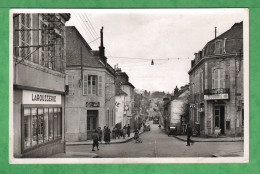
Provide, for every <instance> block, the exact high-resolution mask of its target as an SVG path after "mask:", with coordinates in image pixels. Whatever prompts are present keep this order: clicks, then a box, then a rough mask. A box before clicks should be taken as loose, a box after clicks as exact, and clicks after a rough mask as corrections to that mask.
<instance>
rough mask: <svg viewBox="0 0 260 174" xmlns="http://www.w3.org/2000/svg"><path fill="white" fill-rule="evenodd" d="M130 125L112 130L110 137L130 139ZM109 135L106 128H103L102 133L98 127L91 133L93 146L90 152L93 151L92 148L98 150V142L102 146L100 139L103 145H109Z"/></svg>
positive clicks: (109, 131)
mask: <svg viewBox="0 0 260 174" xmlns="http://www.w3.org/2000/svg"><path fill="white" fill-rule="evenodd" d="M130 129H131V127H130V125H129V124H128V126H124V127H123V128H122V129H119V128H116V127H115V128H114V129H113V130H112V137H113V138H116V137H118V138H120V136H122V137H123V138H125V137H126V135H127V136H128V137H130ZM110 135H111V130H110V128H109V127H108V126H104V129H103V131H102V130H101V127H98V129H97V130H95V131H94V132H93V133H92V139H93V145H92V151H95V150H94V148H95V147H97V150H99V148H98V145H99V142H100V143H101V144H102V137H104V141H105V144H110Z"/></svg>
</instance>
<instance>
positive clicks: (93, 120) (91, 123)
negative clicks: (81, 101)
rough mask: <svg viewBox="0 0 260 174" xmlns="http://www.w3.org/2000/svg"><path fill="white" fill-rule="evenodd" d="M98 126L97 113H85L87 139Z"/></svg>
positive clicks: (89, 111) (91, 111)
mask: <svg viewBox="0 0 260 174" xmlns="http://www.w3.org/2000/svg"><path fill="white" fill-rule="evenodd" d="M97 124H98V111H97V110H88V111H87V138H88V139H91V137H92V133H93V132H94V131H95V130H96V129H97Z"/></svg>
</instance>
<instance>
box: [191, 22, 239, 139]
mask: <svg viewBox="0 0 260 174" xmlns="http://www.w3.org/2000/svg"><path fill="white" fill-rule="evenodd" d="M189 76H190V91H191V97H190V101H189V102H190V121H191V124H192V126H193V128H194V130H195V133H196V134H203V135H211V134H222V135H228V136H241V135H243V127H244V106H243V105H244V97H243V96H244V92H243V22H240V23H236V24H234V25H233V26H232V27H231V28H230V29H229V30H228V31H226V32H224V33H223V34H221V35H220V36H218V37H216V38H215V39H213V40H211V41H209V42H208V43H207V44H206V45H205V47H204V48H203V49H202V50H201V51H199V52H198V53H195V59H194V60H192V61H191V69H190V71H189Z"/></svg>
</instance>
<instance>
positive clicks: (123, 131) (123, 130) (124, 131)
mask: <svg viewBox="0 0 260 174" xmlns="http://www.w3.org/2000/svg"><path fill="white" fill-rule="evenodd" d="M122 134H123V138H124V139H125V135H126V126H124V127H123V129H122Z"/></svg>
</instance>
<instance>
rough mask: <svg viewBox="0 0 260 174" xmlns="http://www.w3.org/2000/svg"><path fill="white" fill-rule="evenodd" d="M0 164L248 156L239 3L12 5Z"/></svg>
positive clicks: (244, 23) (245, 40)
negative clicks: (5, 144) (5, 150)
mask: <svg viewBox="0 0 260 174" xmlns="http://www.w3.org/2000/svg"><path fill="white" fill-rule="evenodd" d="M9 59H10V78H9V79H10V83H9V87H10V90H9V91H10V94H9V96H10V99H9V100H10V104H9V106H10V108H9V111H10V112H9V113H10V115H9V132H10V135H9V162H10V163H12V164H31V163H34V164H43V163H51V164H52V163H53V164H54V163H220V162H221V163H236V162H249V10H248V9H246V8H199V9H196V8H194V9H193V8H189V9H176V8H170V9H11V10H10V58H9Z"/></svg>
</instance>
